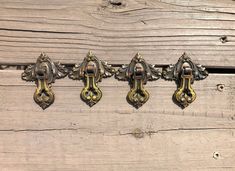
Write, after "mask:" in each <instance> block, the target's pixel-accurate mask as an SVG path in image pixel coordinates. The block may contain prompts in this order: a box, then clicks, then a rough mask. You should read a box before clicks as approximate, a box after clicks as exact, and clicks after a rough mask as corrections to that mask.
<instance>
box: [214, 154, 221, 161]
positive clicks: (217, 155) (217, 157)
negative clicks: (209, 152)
mask: <svg viewBox="0 0 235 171" xmlns="http://www.w3.org/2000/svg"><path fill="white" fill-rule="evenodd" d="M213 158H214V159H216V160H217V159H219V158H220V153H219V152H214V154H213Z"/></svg>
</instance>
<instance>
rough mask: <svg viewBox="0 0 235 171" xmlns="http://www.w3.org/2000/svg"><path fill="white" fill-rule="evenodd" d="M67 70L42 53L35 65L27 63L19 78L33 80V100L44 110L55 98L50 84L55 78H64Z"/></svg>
mask: <svg viewBox="0 0 235 171" xmlns="http://www.w3.org/2000/svg"><path fill="white" fill-rule="evenodd" d="M67 74H68V70H67V69H66V68H65V67H64V66H63V65H61V64H60V63H59V62H57V63H54V62H52V61H51V59H50V58H49V57H48V56H47V55H46V54H45V53H42V54H41V55H40V56H39V57H38V59H37V61H36V64H35V65H29V66H28V67H27V68H26V69H25V71H24V72H23V73H22V75H21V78H22V79H23V80H25V81H35V83H36V86H37V88H36V90H35V93H34V96H33V98H34V101H35V102H36V103H37V104H38V105H39V106H40V107H41V108H42V109H43V110H44V109H46V108H47V107H49V106H50V105H51V104H52V103H53V102H54V99H55V95H54V93H53V91H52V88H51V84H52V83H54V82H55V79H60V78H64V77H65V76H66V75H67Z"/></svg>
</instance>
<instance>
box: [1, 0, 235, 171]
mask: <svg viewBox="0 0 235 171" xmlns="http://www.w3.org/2000/svg"><path fill="white" fill-rule="evenodd" d="M0 4H1V5H0V23H1V25H0V65H1V64H12V65H13V64H16V65H20V64H24V65H27V64H29V63H34V62H35V61H36V59H37V57H38V56H39V54H40V53H41V52H46V53H47V54H48V55H49V56H50V57H51V58H52V59H53V60H54V61H57V60H59V61H60V62H62V63H68V64H74V63H80V62H81V61H82V60H83V58H84V57H85V55H86V53H87V52H88V51H89V50H92V51H93V52H94V53H95V54H96V55H97V56H98V57H99V58H100V59H103V60H106V61H108V62H109V63H111V64H125V63H129V62H130V60H131V59H132V57H133V56H134V55H135V53H137V52H140V53H141V54H142V55H143V57H144V58H145V59H146V60H147V62H149V63H151V64H158V65H168V64H170V63H173V64H174V63H176V61H177V60H178V58H179V57H180V56H181V55H182V54H183V53H184V52H187V53H188V54H189V56H190V57H191V58H192V59H193V60H194V61H195V62H196V63H200V64H203V65H206V66H210V67H215V66H217V67H218V66H220V67H222V68H223V67H230V66H231V67H232V66H234V65H235V57H234V54H235V48H234V46H235V43H234V42H235V36H234V35H235V15H234V14H235V1H234V0H204V1H202V0H194V1H189V0H145V1H143V0H85V1H81V0H80V1H75V0H66V1H62V0H53V1H48V0H40V1H33V0H21V1H16V0H11V1H7V0H0ZM3 68H4V67H3ZM19 68H22V67H18V69H19ZM8 69H9V70H0V97H1V98H0V171H162V170H167V171H168V170H169V171H171V170H173V171H194V170H195V171H198V170H204V171H210V170H211V171H215V170H216V171H217V170H218V171H221V170H226V171H228V170H229V171H230V170H231V171H234V170H235V138H234V133H235V96H234V94H235V74H211V73H210V75H209V76H208V78H207V79H205V80H203V81H196V82H195V83H194V84H193V87H194V89H195V91H196V93H197V99H196V101H195V102H193V103H192V104H191V105H190V106H189V107H187V108H186V109H181V108H180V107H179V106H177V105H176V104H174V102H173V101H172V95H173V93H174V91H175V90H176V84H175V83H174V82H170V81H164V80H162V79H160V80H157V81H154V82H148V84H147V85H146V86H145V88H146V89H147V90H148V91H149V93H150V99H149V100H148V102H147V103H146V104H144V106H142V107H141V108H140V109H138V110H137V109H135V108H134V107H132V106H131V105H130V104H128V103H127V101H126V95H127V93H128V91H129V86H128V83H127V82H122V81H117V80H115V79H114V78H113V77H112V78H108V79H103V81H102V82H101V83H99V86H100V88H101V90H102V91H103V97H102V99H101V101H100V102H99V103H98V104H96V105H95V106H93V107H92V108H90V107H89V106H87V105H86V104H85V103H84V102H83V101H82V100H81V99H80V91H81V90H82V88H83V83H82V82H81V81H73V80H70V79H68V78H65V79H61V80H56V83H55V84H53V90H54V93H55V96H56V99H55V102H54V104H53V105H52V106H50V107H49V108H48V109H46V110H44V111H43V110H42V109H41V108H40V107H39V106H38V105H37V104H35V102H34V101H33V93H34V91H35V84H34V83H33V82H24V81H22V80H21V73H22V72H23V70H15V68H8ZM220 85H222V86H223V89H220Z"/></svg>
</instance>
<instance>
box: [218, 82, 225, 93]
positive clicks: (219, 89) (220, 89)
mask: <svg viewBox="0 0 235 171" xmlns="http://www.w3.org/2000/svg"><path fill="white" fill-rule="evenodd" d="M224 88H225V85H224V84H217V90H218V91H220V92H222V91H224Z"/></svg>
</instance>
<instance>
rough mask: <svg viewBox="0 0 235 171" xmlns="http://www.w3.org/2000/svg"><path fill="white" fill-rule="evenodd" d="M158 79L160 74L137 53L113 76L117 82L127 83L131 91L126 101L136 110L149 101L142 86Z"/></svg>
mask: <svg viewBox="0 0 235 171" xmlns="http://www.w3.org/2000/svg"><path fill="white" fill-rule="evenodd" d="M160 77H161V72H160V71H159V70H157V69H156V68H154V65H150V64H148V63H146V61H145V60H144V59H143V58H142V56H141V55H140V54H139V53H137V54H136V56H135V57H134V58H133V59H132V60H131V63H130V64H129V65H123V66H122V67H121V68H119V70H118V71H117V72H116V74H115V78H117V79H118V80H122V81H128V82H129V84H130V87H131V89H130V91H129V92H128V94H127V101H128V102H129V103H130V104H132V105H133V106H134V107H136V108H139V107H141V106H142V105H143V104H144V103H146V102H147V101H148V99H149V93H148V91H147V90H145V89H144V84H147V81H153V80H157V79H159V78H160Z"/></svg>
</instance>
